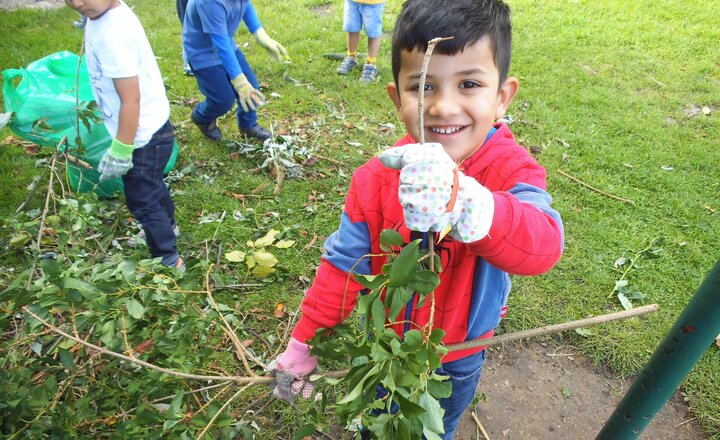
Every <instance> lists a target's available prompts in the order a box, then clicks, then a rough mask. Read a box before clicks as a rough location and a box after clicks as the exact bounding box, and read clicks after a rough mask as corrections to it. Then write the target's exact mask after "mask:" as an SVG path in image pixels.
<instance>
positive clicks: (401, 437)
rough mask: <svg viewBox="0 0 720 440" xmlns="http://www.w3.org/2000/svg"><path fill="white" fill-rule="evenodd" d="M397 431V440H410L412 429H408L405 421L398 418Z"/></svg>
mask: <svg viewBox="0 0 720 440" xmlns="http://www.w3.org/2000/svg"><path fill="white" fill-rule="evenodd" d="M395 420H396V422H397V430H396V432H395V439H397V440H410V439H411V437H410V429H409V428H408V426H407V424H406V423H405V420H403V419H400V418H396V419H395Z"/></svg>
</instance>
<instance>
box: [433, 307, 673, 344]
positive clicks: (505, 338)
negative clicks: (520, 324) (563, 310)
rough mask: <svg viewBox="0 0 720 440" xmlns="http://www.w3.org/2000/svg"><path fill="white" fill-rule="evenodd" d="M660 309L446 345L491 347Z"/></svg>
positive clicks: (614, 314) (639, 310)
mask: <svg viewBox="0 0 720 440" xmlns="http://www.w3.org/2000/svg"><path fill="white" fill-rule="evenodd" d="M659 309H660V306H659V305H657V304H650V305H648V306H643V307H637V308H635V309H631V310H624V311H622V312H615V313H608V314H606V315H599V316H593V317H592V318H585V319H579V320H577V321H569V322H563V323H562V324H553V325H546V326H544V327H538V328H534V329H530V330H523V331H519V332H515V333H508V334H506V335H500V336H495V337H492V338H487V339H475V340H472V341H466V342H461V343H458V344H449V345H446V346H445V347H446V348H447V349H448V352H451V351H458V350H467V349H469V348H477V347H482V346H488V347H489V346H491V345H499V344H504V343H507V342H512V341H517V340H520V339H528V338H533V337H535V336H544V335H549V334H551V333H560V332H564V331H567V330H574V329H576V328H583V327H591V326H593V325H598V324H604V323H606V322H611V321H622V320H625V319H628V318H633V317H635V316H642V315H647V314H648V313H653V312H657V311H658V310H659Z"/></svg>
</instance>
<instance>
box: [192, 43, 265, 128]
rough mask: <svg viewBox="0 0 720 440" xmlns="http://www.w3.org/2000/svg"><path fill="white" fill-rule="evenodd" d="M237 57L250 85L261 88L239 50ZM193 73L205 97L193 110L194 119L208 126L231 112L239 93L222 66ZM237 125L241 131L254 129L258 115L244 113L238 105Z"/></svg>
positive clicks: (194, 70) (250, 112) (236, 52)
mask: <svg viewBox="0 0 720 440" xmlns="http://www.w3.org/2000/svg"><path fill="white" fill-rule="evenodd" d="M235 57H236V58H237V60H238V63H240V69H241V70H242V72H243V73H244V74H245V76H246V77H247V79H248V81H249V82H250V84H252V86H253V87H255V88H256V89H257V88H259V87H260V86H259V84H258V82H257V79H256V78H255V74H254V73H253V71H252V69H251V68H250V65H249V64H248V62H247V60H245V55H243V53H242V52H240V50H239V49H238V50H236V51H235ZM193 73H194V74H195V80H197V83H198V88H199V89H200V92H201V93H202V94H203V95H205V100H204V101H202V102H201V103H200V104H198V105H197V106H196V107H195V109H194V110H193V117H194V118H195V120H196V121H198V122H199V123H201V124H203V125H208V124H210V123H211V122H212V121H214V120H215V119H217V118H219V117H220V116H222V115H224V114H225V113H227V112H229V111H230V109H231V108H232V106H233V104H235V102H236V101H237V99H238V96H237V92H235V88H233V86H232V84H231V83H230V79H231V78H230V77H228V75H227V73H226V72H225V69H224V68H223V67H222V66H210V67H206V68H204V69H197V70H196V69H193ZM237 124H238V128H240V129H243V128H253V127H254V126H255V125H256V124H257V113H255V111H254V110H250V111H248V112H246V111H243V109H242V107H241V106H240V105H238V108H237Z"/></svg>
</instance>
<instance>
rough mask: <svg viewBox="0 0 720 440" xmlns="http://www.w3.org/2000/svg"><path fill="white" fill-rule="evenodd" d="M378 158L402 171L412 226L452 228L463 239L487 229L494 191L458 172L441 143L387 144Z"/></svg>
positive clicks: (408, 220)
mask: <svg viewBox="0 0 720 440" xmlns="http://www.w3.org/2000/svg"><path fill="white" fill-rule="evenodd" d="M379 159H380V162H382V163H383V165H385V166H386V167H389V168H394V169H397V170H400V184H399V187H398V199H399V200H400V204H401V205H402V207H403V215H404V217H405V224H406V225H407V227H408V228H410V229H412V230H414V231H420V232H427V231H435V232H441V231H444V230H446V229H448V228H452V229H451V232H450V235H451V236H452V237H453V238H455V239H456V240H458V241H460V242H463V243H472V242H474V241H477V240H480V239H482V238H484V237H485V236H486V235H487V234H488V232H489V231H490V225H491V224H492V219H493V213H494V210H495V209H494V208H495V204H494V201H493V196H492V193H491V192H490V191H489V190H488V189H487V188H485V187H484V186H483V185H481V184H480V183H479V182H478V181H477V180H475V179H473V178H472V177H468V176H466V175H464V174H463V173H462V172H461V171H459V170H458V169H457V165H456V163H455V161H453V160H452V158H450V156H449V155H448V154H447V153H446V152H445V149H444V148H443V146H442V145H441V144H439V143H426V144H408V145H403V146H401V147H394V148H388V149H387V150H385V151H383V152H382V153H381V154H380V156H379Z"/></svg>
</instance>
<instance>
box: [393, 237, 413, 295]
mask: <svg viewBox="0 0 720 440" xmlns="http://www.w3.org/2000/svg"><path fill="white" fill-rule="evenodd" d="M419 246H420V240H419V239H418V240H415V241H412V242H410V243H409V244H408V245H407V246H405V247H404V248H403V250H402V251H400V253H399V254H398V256H397V258H395V260H394V261H393V262H392V267H391V268H390V285H391V286H402V285H403V284H405V283H407V282H408V280H409V279H410V276H411V275H412V274H413V273H415V271H416V270H417V262H418V256H419V254H420V252H419Z"/></svg>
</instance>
